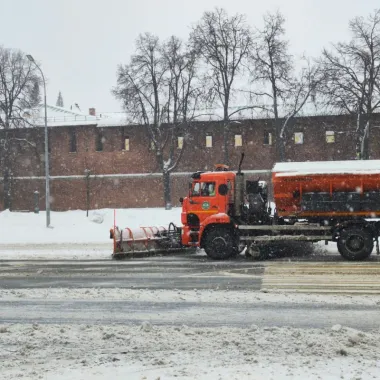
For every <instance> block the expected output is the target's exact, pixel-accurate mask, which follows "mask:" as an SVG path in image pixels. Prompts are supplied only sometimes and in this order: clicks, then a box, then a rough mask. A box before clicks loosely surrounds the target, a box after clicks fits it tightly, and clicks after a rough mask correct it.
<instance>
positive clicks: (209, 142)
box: [206, 133, 212, 148]
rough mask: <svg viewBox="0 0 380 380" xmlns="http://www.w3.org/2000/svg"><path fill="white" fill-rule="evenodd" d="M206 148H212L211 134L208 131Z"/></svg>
mask: <svg viewBox="0 0 380 380" xmlns="http://www.w3.org/2000/svg"><path fill="white" fill-rule="evenodd" d="M206 148H212V134H211V133H208V134H207V135H206Z"/></svg>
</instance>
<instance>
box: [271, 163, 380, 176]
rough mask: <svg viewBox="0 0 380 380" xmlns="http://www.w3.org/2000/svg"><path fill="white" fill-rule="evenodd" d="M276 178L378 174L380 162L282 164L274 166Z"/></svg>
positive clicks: (273, 170)
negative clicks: (307, 175)
mask: <svg viewBox="0 0 380 380" xmlns="http://www.w3.org/2000/svg"><path fill="white" fill-rule="evenodd" d="M272 172H273V173H274V174H275V176H276V177H285V176H293V175H306V174H337V173H341V174H376V173H380V160H356V161H315V162H310V161H309V162H281V163H277V164H275V165H274V167H273V169H272Z"/></svg>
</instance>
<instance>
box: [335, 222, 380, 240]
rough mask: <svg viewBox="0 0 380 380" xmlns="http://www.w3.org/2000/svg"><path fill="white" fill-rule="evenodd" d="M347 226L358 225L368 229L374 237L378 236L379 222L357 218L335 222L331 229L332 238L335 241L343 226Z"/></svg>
mask: <svg viewBox="0 0 380 380" xmlns="http://www.w3.org/2000/svg"><path fill="white" fill-rule="evenodd" d="M349 227H359V228H363V229H366V230H368V231H369V232H370V233H371V234H372V236H373V237H374V238H376V239H377V238H378V236H379V228H380V224H379V222H375V223H374V222H368V221H366V220H365V219H357V220H346V221H343V222H340V223H337V224H336V225H335V226H334V227H333V229H332V232H333V240H334V241H336V240H337V239H338V238H339V235H340V233H341V231H342V230H343V229H345V228H349Z"/></svg>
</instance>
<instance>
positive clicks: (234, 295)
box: [0, 288, 380, 307]
mask: <svg viewBox="0 0 380 380" xmlns="http://www.w3.org/2000/svg"><path fill="white" fill-rule="evenodd" d="M36 299H45V300H47V299H49V300H54V301H56V300H93V301H96V300H104V299H107V300H108V301H139V302H156V303H159V302H164V303H168V302H181V303H200V304H202V303H213V304H216V303H218V304H220V303H224V304H231V305H235V306H236V304H246V303H249V304H257V305H260V304H262V303H263V302H264V303H271V304H272V303H273V304H276V303H281V304H286V303H312V304H315V307H318V305H321V304H324V305H325V304H329V305H336V304H340V305H345V306H347V305H362V306H380V296H379V295H377V294H374V295H363V294H360V295H357V294H356V295H355V294H352V295H349V296H346V295H341V294H336V295H334V294H293V293H282V292H281V291H278V290H275V291H273V292H271V291H267V290H266V291H265V293H263V292H252V291H251V290H244V291H238V292H236V291H232V292H231V291H223V290H179V289H173V290H166V289H165V290H163V289H159V290H152V289H126V288H88V289H82V288H76V289H75V288H43V289H0V300H1V301H19V300H36Z"/></svg>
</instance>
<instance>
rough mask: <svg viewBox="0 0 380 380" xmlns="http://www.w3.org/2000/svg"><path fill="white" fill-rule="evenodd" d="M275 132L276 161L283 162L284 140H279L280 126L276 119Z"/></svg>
mask: <svg viewBox="0 0 380 380" xmlns="http://www.w3.org/2000/svg"><path fill="white" fill-rule="evenodd" d="M274 123H275V131H276V160H277V162H284V161H285V139H283V138H281V129H282V125H281V123H280V120H279V119H278V118H275V121H274Z"/></svg>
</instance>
